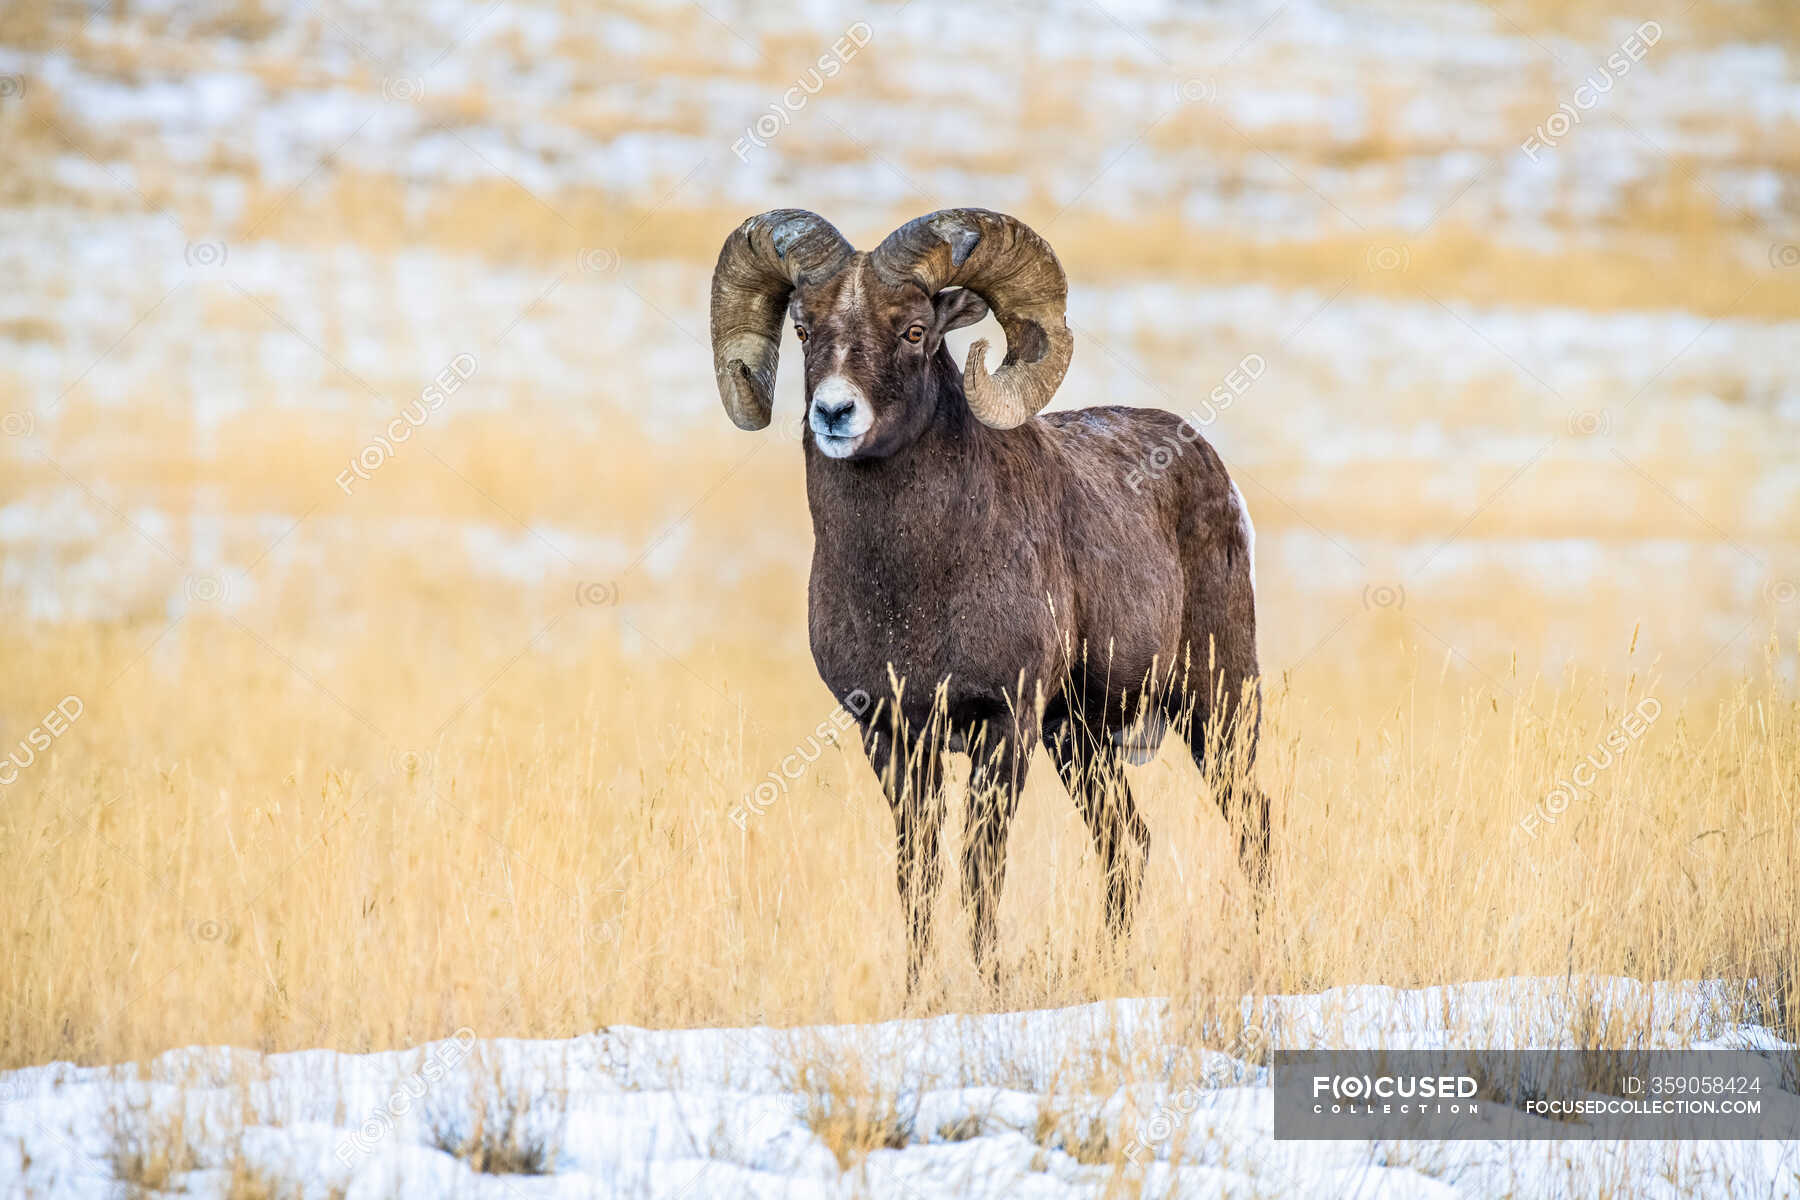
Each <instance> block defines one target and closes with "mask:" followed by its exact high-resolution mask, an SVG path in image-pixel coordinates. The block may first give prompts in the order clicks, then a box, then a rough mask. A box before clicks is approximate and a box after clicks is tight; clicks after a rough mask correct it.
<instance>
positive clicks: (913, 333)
mask: <svg viewBox="0 0 1800 1200" xmlns="http://www.w3.org/2000/svg"><path fill="white" fill-rule="evenodd" d="M900 336H901V337H903V338H905V339H906V340H907V341H909V342H911V343H912V344H913V345H915V346H916V345H918V344H919V342H920V341H921V340H922V339H923V338H924V337H925V327H924V326H923V325H920V324H919V323H918V322H916V321H915V322H914V323H913V324H911V325H908V326H907V327H906V332H905V333H903V334H901V335H900Z"/></svg>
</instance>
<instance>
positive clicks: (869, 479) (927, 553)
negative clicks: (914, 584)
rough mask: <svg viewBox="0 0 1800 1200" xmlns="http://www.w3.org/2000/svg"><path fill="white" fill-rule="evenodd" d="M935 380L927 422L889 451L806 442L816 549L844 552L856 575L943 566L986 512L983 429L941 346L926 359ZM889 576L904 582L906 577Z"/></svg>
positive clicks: (826, 553)
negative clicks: (825, 449) (841, 450)
mask: <svg viewBox="0 0 1800 1200" xmlns="http://www.w3.org/2000/svg"><path fill="white" fill-rule="evenodd" d="M932 384H933V390H934V392H935V394H936V395H935V400H936V403H935V407H934V409H933V412H932V417H931V420H930V422H929V424H927V425H926V427H925V430H924V432H923V433H921V434H920V435H919V436H918V437H917V438H916V439H915V440H914V441H913V442H912V443H911V444H910V445H908V446H906V447H904V448H903V449H901V450H900V451H898V452H897V453H895V454H892V455H889V456H888V457H886V458H879V459H867V460H861V459H834V458H828V457H826V456H825V455H823V454H821V453H819V452H818V449H817V447H815V446H812V445H808V446H807V449H806V494H807V500H808V503H809V505H810V507H811V509H812V521H813V537H814V542H815V556H816V557H819V558H823V559H842V560H844V562H845V565H846V566H847V567H852V568H854V570H853V574H855V573H862V574H865V575H871V574H873V573H879V572H882V571H884V570H885V571H887V572H891V573H894V574H895V575H896V576H904V575H906V574H907V573H909V572H910V571H913V570H917V569H927V568H930V569H938V570H941V564H942V563H943V562H944V561H945V559H946V556H947V555H948V554H949V553H950V552H952V550H953V547H954V545H955V544H956V543H957V542H958V541H959V540H961V537H962V536H963V535H965V534H966V532H968V530H969V523H970V522H971V521H972V520H974V521H979V520H980V519H981V518H982V516H983V515H984V514H985V513H986V512H987V511H988V509H989V507H990V505H989V503H988V497H989V495H990V493H991V491H992V470H991V463H990V461H989V459H990V457H991V456H990V453H989V451H990V450H991V447H990V446H988V445H987V438H986V436H985V435H986V434H987V433H988V430H987V429H986V428H985V427H983V426H982V425H981V424H980V423H979V422H977V421H976V420H975V419H974V417H973V415H972V414H971V413H970V412H969V407H968V404H967V402H966V401H964V399H963V391H962V375H961V373H960V372H959V371H958V370H957V367H956V363H955V361H954V360H953V359H951V357H950V355H949V352H948V351H947V350H945V349H943V348H942V347H940V348H939V350H938V353H937V355H936V356H935V357H934V358H933V360H932ZM933 564H937V565H936V566H933ZM890 582H892V583H894V584H895V585H896V586H904V584H905V580H904V578H895V579H892V580H890Z"/></svg>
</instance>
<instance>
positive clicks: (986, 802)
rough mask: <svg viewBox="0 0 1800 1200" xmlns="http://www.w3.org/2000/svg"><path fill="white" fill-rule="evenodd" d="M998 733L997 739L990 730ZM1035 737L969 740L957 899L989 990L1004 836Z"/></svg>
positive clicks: (993, 980)
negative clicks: (970, 765) (965, 914)
mask: <svg viewBox="0 0 1800 1200" xmlns="http://www.w3.org/2000/svg"><path fill="white" fill-rule="evenodd" d="M996 728H999V729H1001V730H1002V732H1001V733H1000V735H999V736H998V737H996V736H995V734H994V730H995V729H996ZM1033 745H1035V738H1033V737H1032V736H1031V735H1030V733H1029V732H1026V731H1021V730H1019V729H1017V728H1014V727H1013V726H1012V725H1011V723H1010V722H1009V723H1007V724H1006V725H1004V726H996V725H988V726H987V727H986V728H985V729H983V730H981V731H978V732H975V733H974V734H973V735H972V736H971V737H970V738H969V746H970V759H971V760H972V762H973V768H972V769H971V771H970V775H969V811H968V816H967V818H966V819H965V820H964V822H963V852H962V898H963V907H964V908H965V909H967V910H968V914H969V923H970V924H969V936H970V938H971V941H972V944H973V948H974V952H975V969H976V970H977V971H979V972H981V974H982V975H983V976H984V977H985V978H986V979H987V981H988V984H989V986H990V987H993V988H995V989H998V988H999V986H1000V960H999V958H998V956H997V954H996V953H995V949H994V941H995V937H996V930H997V924H996V922H997V915H998V912H999V908H1000V893H1001V891H1002V890H1003V889H1004V888H1005V886H1006V834H1007V830H1008V829H1010V828H1011V827H1012V819H1013V813H1014V812H1015V811H1017V810H1018V807H1019V793H1020V792H1021V791H1022V790H1024V787H1025V771H1026V767H1027V764H1029V763H1030V761H1031V750H1032V746H1033Z"/></svg>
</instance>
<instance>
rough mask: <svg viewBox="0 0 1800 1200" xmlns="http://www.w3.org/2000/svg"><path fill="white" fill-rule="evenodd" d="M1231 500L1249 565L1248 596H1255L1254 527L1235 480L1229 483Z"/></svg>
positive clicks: (1248, 508) (1242, 494) (1247, 506)
mask: <svg viewBox="0 0 1800 1200" xmlns="http://www.w3.org/2000/svg"><path fill="white" fill-rule="evenodd" d="M1231 498H1232V499H1233V500H1235V501H1236V502H1237V510H1238V531H1239V532H1240V533H1242V534H1243V535H1244V554H1245V555H1246V557H1247V558H1248V560H1249V563H1250V595H1251V597H1252V598H1254V597H1255V595H1256V526H1254V525H1252V524H1251V523H1250V506H1249V505H1248V504H1246V503H1244V493H1242V492H1240V491H1239V490H1238V485H1237V480H1235V479H1234V480H1232V481H1231Z"/></svg>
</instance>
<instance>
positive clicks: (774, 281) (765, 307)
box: [712, 208, 855, 429]
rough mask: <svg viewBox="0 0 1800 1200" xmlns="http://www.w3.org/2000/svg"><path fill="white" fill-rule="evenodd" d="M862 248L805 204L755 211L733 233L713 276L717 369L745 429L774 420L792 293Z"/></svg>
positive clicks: (723, 395) (725, 397) (729, 407)
mask: <svg viewBox="0 0 1800 1200" xmlns="http://www.w3.org/2000/svg"><path fill="white" fill-rule="evenodd" d="M854 253H855V250H854V249H853V248H852V247H851V245H850V243H849V242H847V241H845V240H844V236H843V234H841V233H839V232H838V231H837V230H836V229H834V228H833V227H832V225H831V222H829V221H827V220H826V219H825V218H824V217H821V216H819V215H818V214H816V213H810V212H807V211H806V210H805V209H800V208H778V209H774V210H773V211H770V212H766V213H762V214H761V215H759V216H754V217H751V218H750V219H749V220H748V221H745V222H744V223H743V224H742V225H739V226H738V227H737V229H735V230H734V231H733V232H732V234H731V236H730V237H728V238H726V239H725V246H724V248H723V249H721V250H720V251H719V265H718V266H716V267H714V268H713V278H712V350H713V376H714V378H715V379H716V380H717V381H718V385H719V399H720V400H722V401H723V402H724V404H725V411H726V412H727V413H729V414H730V416H731V420H732V422H733V423H734V424H736V425H737V427H738V428H739V429H764V428H767V427H768V424H769V412H770V407H771V405H772V403H773V401H774V396H775V360H776V358H777V356H778V355H779V354H780V350H781V322H782V319H783V316H784V314H785V312H786V309H787V303H788V297H789V296H790V295H791V294H792V293H793V290H794V288H795V287H796V286H797V285H799V284H800V283H802V282H804V281H810V280H816V279H822V278H827V277H829V276H830V275H831V274H832V273H833V272H835V271H837V270H838V269H839V268H841V267H842V266H843V264H844V262H845V260H847V259H848V258H849V257H850V256H851V255H852V254H854Z"/></svg>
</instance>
